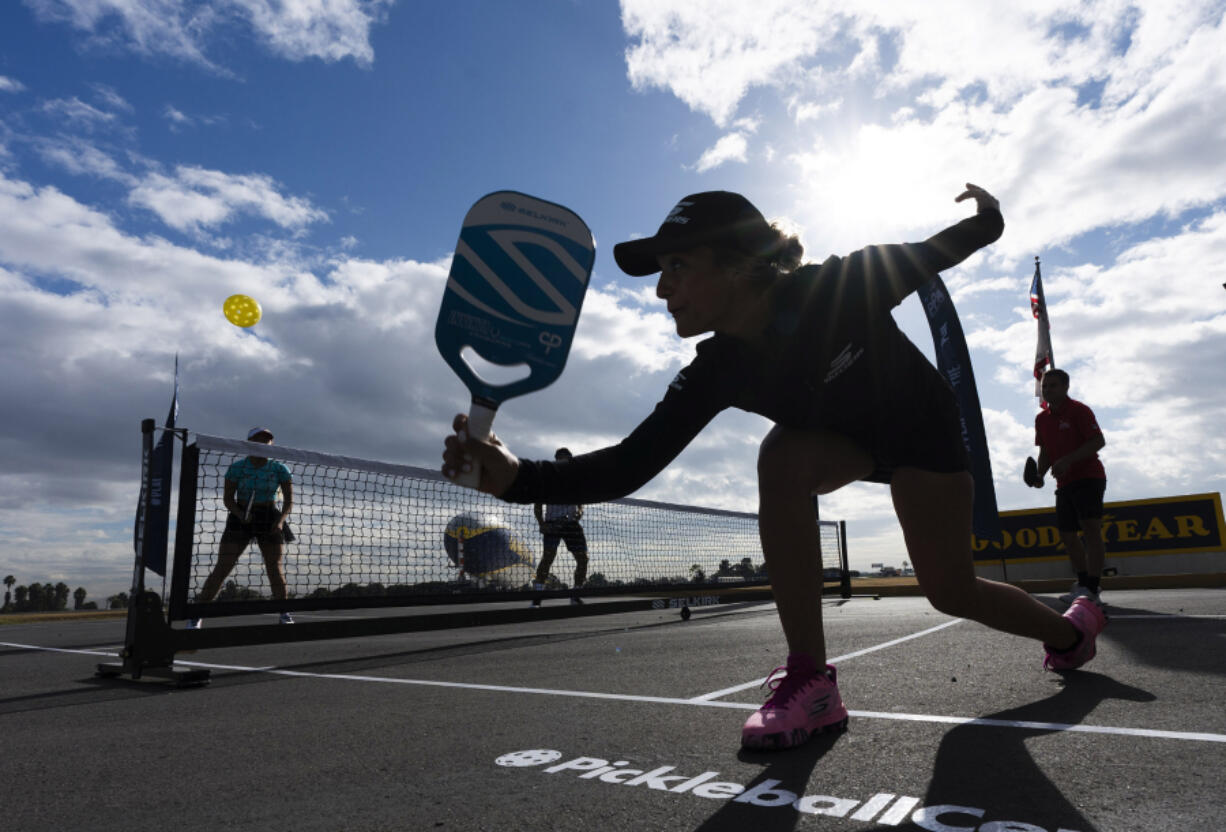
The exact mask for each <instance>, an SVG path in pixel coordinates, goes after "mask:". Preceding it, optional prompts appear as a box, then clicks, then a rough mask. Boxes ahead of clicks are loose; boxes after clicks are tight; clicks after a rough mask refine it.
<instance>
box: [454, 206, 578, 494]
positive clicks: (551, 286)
mask: <svg viewBox="0 0 1226 832" xmlns="http://www.w3.org/2000/svg"><path fill="white" fill-rule="evenodd" d="M595 259H596V246H595V243H594V242H593V240H592V232H591V231H590V230H588V227H587V225H585V224H584V222H583V220H581V219H579V217H578V215H576V214H575V213H573V212H572V211H570V210H568V209H566V208H563V207H562V206H561V205H555V204H554V203H552V202H545V201H544V200H541V199H536V198H535V197H531V196H528V195H526V194H521V193H517V192H515V191H496V192H495V193H492V194H489V195H488V196H486V197H483V198H482V199H480V200H478V201H477V203H476V204H475V205H473V207H472V208H470V209H469V211H468V214H467V215H466V216H465V217H464V225H463V226H462V227H461V229H460V240H459V242H458V243H457V244H456V251H455V257H454V258H453V259H452V261H451V273H450V275H449V276H448V278H447V288H446V289H445V291H444V292H443V303H442V306H441V307H440V308H439V313H438V323H437V324H435V327H434V343H435V344H436V345H437V346H438V351H439V353H440V354H441V355H442V356H443V360H445V361H446V362H447V363H448V364H449V365H450V366H451V369H452V370H454V371H455V373H456V375H458V376H459V377H460V380H461V381H463V382H464V384H465V385H466V386H467V387H468V391H469V392H470V393H471V394H472V408H471V410H470V411H469V414H468V433H469V436H471V437H473V438H474V439H485V438H487V437H488V436H489V435H490V428H491V426H492V425H493V421H494V413H495V412H496V411H497V410H498V406H499V405H500V404H502V403H503V402H504V401H506V400H507V399H510V398H512V397H514V396H522V395H523V394H524V393H531V392H533V391H536V390H540V389H542V388H545V387H548V386H549V385H550V384H552V383H553V382H554V381H555V380H557V378H558V376H559V375H561V374H562V368H563V367H565V366H566V356H567V355H569V354H570V344H571V339H572V338H573V336H574V334H575V325H576V324H577V323H578V321H579V310H580V308H581V307H582V306H583V296H584V294H586V293H587V284H588V278H589V276H590V275H591V273H592V264H593V262H594V261H595ZM465 348H468V349H471V350H472V351H473V352H475V353H476V354H477V355H479V356H480V357H481V358H482V359H484V360H486V361H488V362H490V363H491V364H497V365H500V366H504V367H512V366H518V367H526V370H527V376H525V377H523V378H519V379H517V380H515V381H511V382H508V383H505V384H494V383H491V382H490V381H487V380H486V379H483V378H482V377H481V376H480V375H478V374H477V373H476V371H475V370H474V369H473V367H472V366H471V365H470V364H469V363H468V361H467V360H466V359H465V358H464V356H463V354H462V353H463V351H464V350H465ZM480 481H481V470H480V468H479V466H478V465H477V464H476V461H475V460H474V462H473V465H472V470H471V471H469V472H465V473H461V474H460V475H459V476H457V477H456V479H455V482H456V483H458V484H460V485H464V486H467V487H469V488H476V487H477V485H478V483H479V482H480Z"/></svg>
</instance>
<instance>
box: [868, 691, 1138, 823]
mask: <svg viewBox="0 0 1226 832" xmlns="http://www.w3.org/2000/svg"><path fill="white" fill-rule="evenodd" d="M1062 675H1063V677H1064V678H1063V682H1062V686H1061V688H1060V690H1059V691H1058V692H1057V693H1056V694H1054V695H1053V696H1049V697H1048V698H1046V699H1041V700H1039V701H1038V702H1032V703H1031V704H1029V705H1022V706H1021V707H1018V708H1010V709H1008V710H1004V711H998V712H996V713H994V714H987V715H985V716H982V717H980V718H979V719H978V721H977V722H973V723H968V724H964V725H959V726H957V727H956V728H954V729H952V730H950V731H949V732H948V733H946V734H945V736H944V737H943V738H942V739H941V744H940V746H939V747H938V748H937V754H936V758H935V760H934V761H933V771H932V780H931V781H930V782H929V784H928V789H927V791H926V792H925V794H924V799H923V801H922V803H921V804H920V805H921V806H963V807H975V808H978V809H983V810H985V811H984V815H983V817H982V819H981V820H976V818H974V817H970V816H967V815H956V814H951V815H949V816H948V818H947V820H946V822H947V823H949V824H951V825H956V824H962V825H966V824H968V823H971V821H976V822H975V823H974V824H972V825H973V826H975V827H978V825H979V823H984V822H988V821H993V820H995V821H1007V820H1014V821H1020V822H1024V823H1028V824H1033V825H1036V826H1038V827H1040V828H1043V829H1076V830H1078V832H1094V829H1095V828H1096V827H1095V826H1094V824H1093V822H1091V821H1090V819H1088V818H1087V817H1085V815H1084V814H1083V813H1082V808H1081V807H1079V806H1078V805H1077V804H1076V803H1075V802H1074V798H1070V797H1069V796H1067V795H1066V794H1065V793H1064V791H1062V790H1061V788H1060V787H1059V786H1057V785H1056V784H1055V783H1053V782H1052V781H1051V779H1050V778H1049V777H1048V776H1047V774H1046V773H1045V772H1044V769H1043V767H1042V766H1040V765H1039V764H1038V763H1036V762H1035V759H1034V757H1033V756H1032V755H1031V753H1030V750H1029V748H1028V746H1027V743H1028V741H1029V740H1032V739H1034V738H1035V737H1041V736H1044V735H1047V734H1054V733H1059V732H1062V731H1064V730H1066V729H1065V728H1064V727H1062V726H1065V725H1078V724H1080V723H1081V722H1083V721H1084V720H1085V719H1086V717H1088V716H1089V715H1090V714H1091V713H1092V712H1093V711H1094V709H1095V708H1097V707H1098V705H1099V704H1101V703H1102V702H1104V701H1105V700H1108V699H1123V700H1126V701H1129V702H1152V701H1154V699H1156V698H1157V697H1155V696H1154V695H1153V694H1152V693H1150V692H1148V691H1145V690H1142V689H1141V688H1136V687H1132V686H1131V685H1126V684H1124V683H1123V682H1118V681H1116V680H1115V679H1112V678H1110V677H1108V676H1103V675H1102V674H1099V673H1093V672H1087V671H1074V672H1071V673H1067V674H1062ZM994 723H1008V724H1001V725H997V724H994ZM875 828H876V829H879V830H885V829H890V830H892V832H898V830H907V829H911V830H917V829H920V828H921V827H919V826H916V825H914V824H911V823H907V824H902V825H900V826H889V827H886V826H878V827H875Z"/></svg>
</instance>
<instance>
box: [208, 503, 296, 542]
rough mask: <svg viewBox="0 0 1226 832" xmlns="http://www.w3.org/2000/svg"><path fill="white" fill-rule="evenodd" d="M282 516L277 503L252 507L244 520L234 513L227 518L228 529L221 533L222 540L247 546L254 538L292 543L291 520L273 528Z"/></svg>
mask: <svg viewBox="0 0 1226 832" xmlns="http://www.w3.org/2000/svg"><path fill="white" fill-rule="evenodd" d="M280 517H281V510H280V509H279V508H277V507H276V506H275V505H271V504H270V505H261V506H252V507H251V516H250V517H249V518H248V520H247V522H245V523H244V522H243V521H242V520H240V519H239V518H238V517H236V516H235V515H234V514H230V515H229V516H228V517H227V518H226V529H225V531H223V532H222V533H221V542H222V543H223V544H231V545H236V546H246V545H247V544H248V543H250V542H251V541H252V540H254V541H256V542H257V543H259V544H264V543H291V542H293V540H294V533H293V532H292V531H291V530H290V527H289V522H288V521H287V522H285V523H282V524H281V528H279V529H275V528H273V524H274V523H276V522H277V520H278V519H280Z"/></svg>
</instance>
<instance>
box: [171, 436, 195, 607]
mask: <svg viewBox="0 0 1226 832" xmlns="http://www.w3.org/2000/svg"><path fill="white" fill-rule="evenodd" d="M179 460H180V461H179V508H178V512H177V513H176V515H175V558H174V563H173V564H172V565H171V578H170V620H171V621H178V620H181V619H184V618H187V591H188V588H189V586H188V585H189V584H190V582H191V571H192V542H193V539H194V537H195V531H196V482H197V480H198V475H199V471H200V449H199V447H197V446H196V444H195V443H193V444H191V445H185V446H184V448H183V453H182V454H180V455H179Z"/></svg>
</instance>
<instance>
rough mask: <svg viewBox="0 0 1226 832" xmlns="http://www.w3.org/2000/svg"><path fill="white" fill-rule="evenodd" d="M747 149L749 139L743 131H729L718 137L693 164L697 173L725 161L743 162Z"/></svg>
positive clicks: (715, 166) (745, 159) (704, 171)
mask: <svg viewBox="0 0 1226 832" xmlns="http://www.w3.org/2000/svg"><path fill="white" fill-rule="evenodd" d="M748 151H749V141H748V139H746V138H745V135H744V134H743V133H729V134H728V135H726V136H722V137H720V140H719V141H717V142H716V143H715V144H714V145H713V146H712V147H710V148H708V149H707V150H706V152H704V153H703V154H702V156H701V157H700V158H699V159H698V161H697V162H696V163H695V164H694V169H695V170H696V171H698V172H699V173H706V172H707V171H709V170H712V169H713V168H717V167H719V166H720V165H722V164H724V163H726V162H745V161H747V156H746V154H747V153H748Z"/></svg>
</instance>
